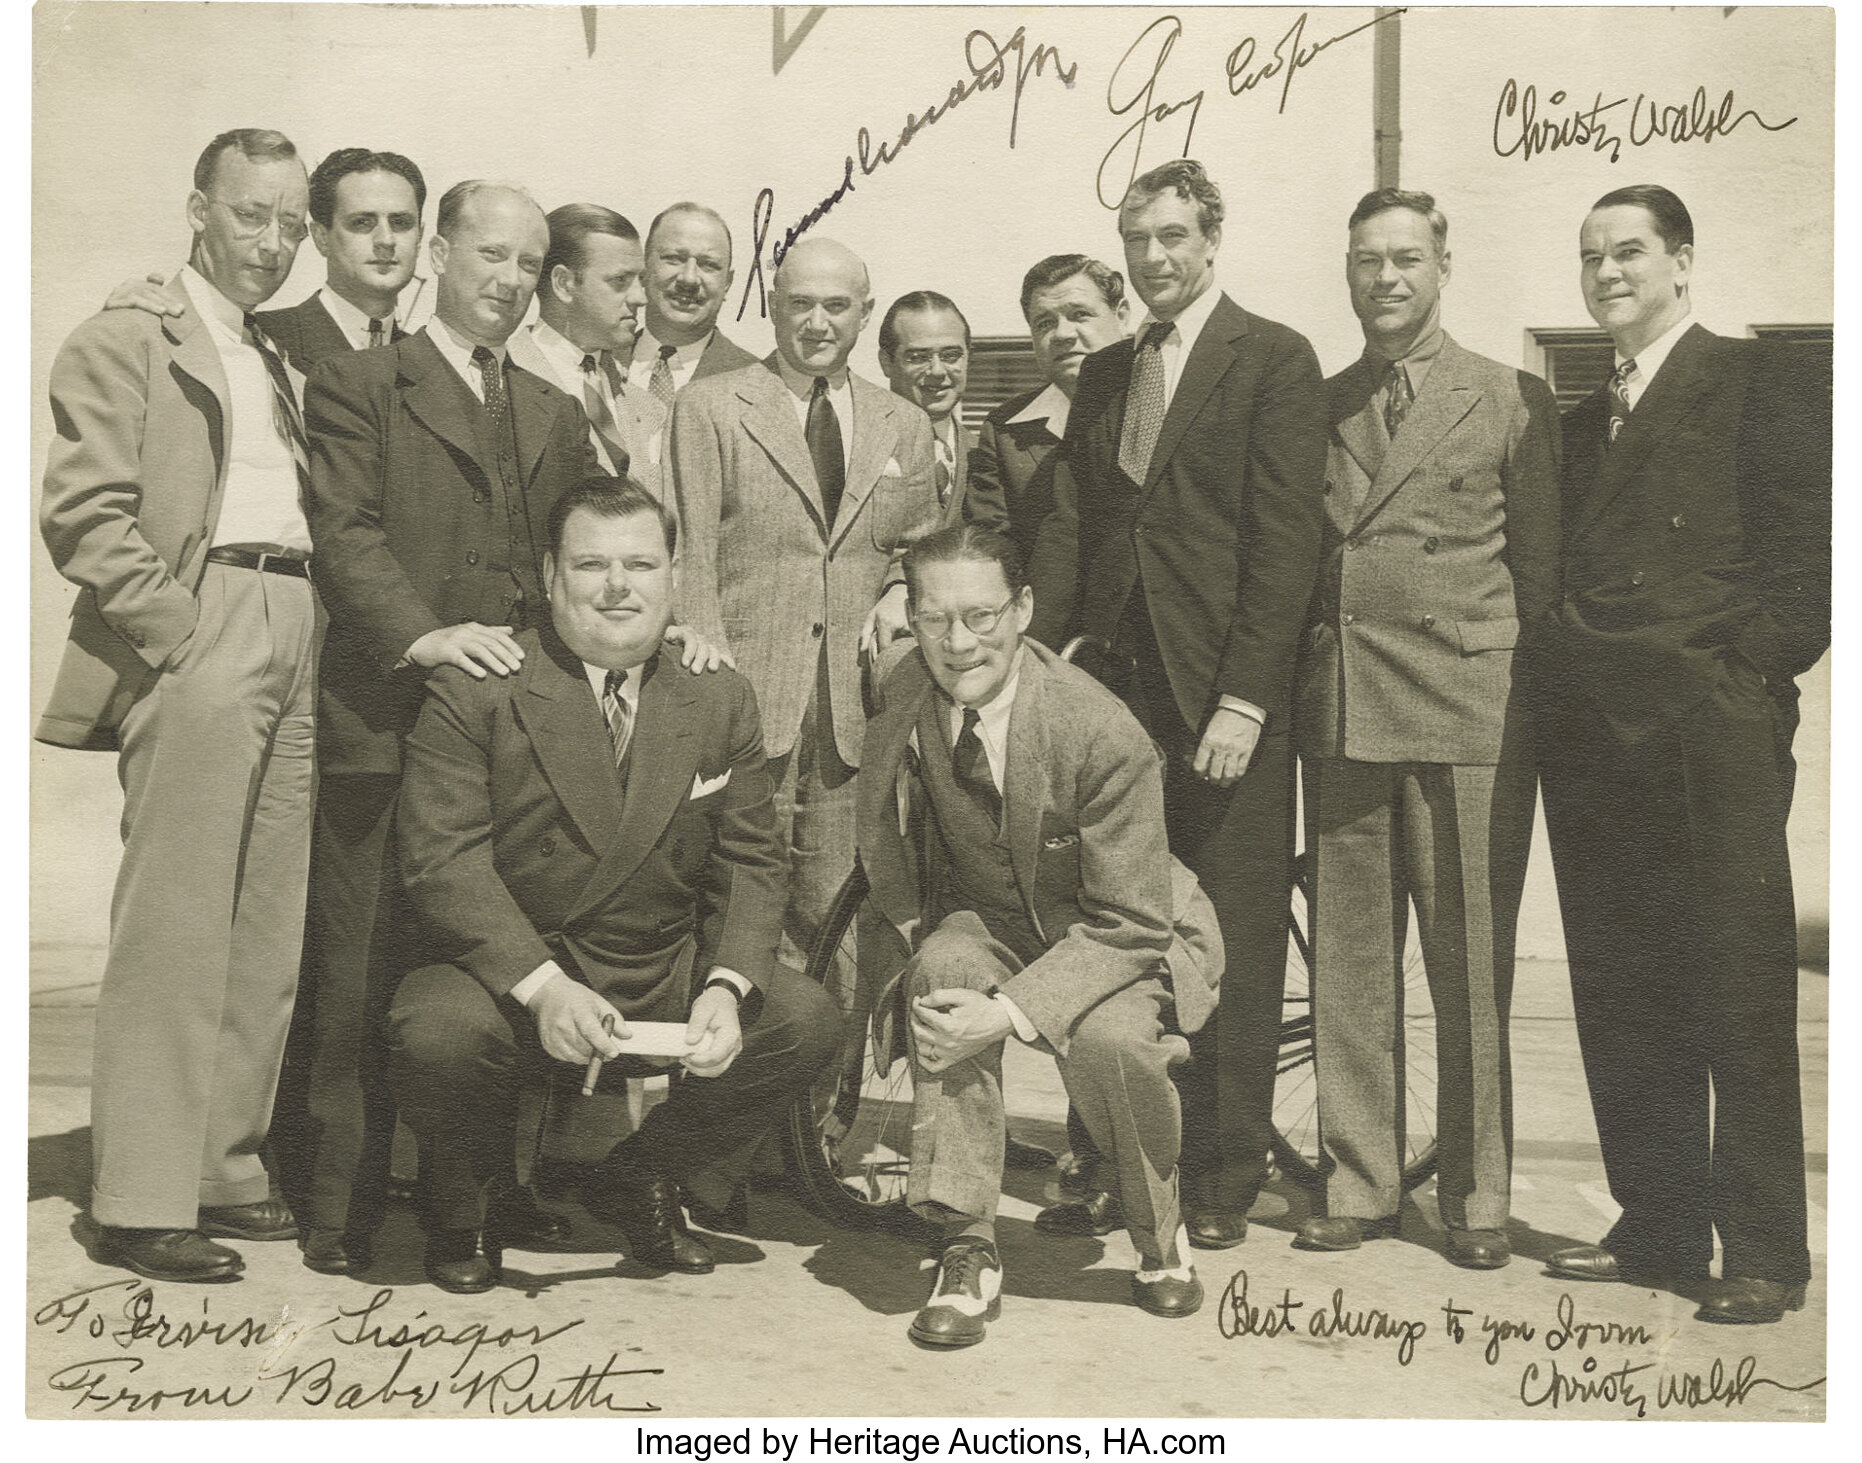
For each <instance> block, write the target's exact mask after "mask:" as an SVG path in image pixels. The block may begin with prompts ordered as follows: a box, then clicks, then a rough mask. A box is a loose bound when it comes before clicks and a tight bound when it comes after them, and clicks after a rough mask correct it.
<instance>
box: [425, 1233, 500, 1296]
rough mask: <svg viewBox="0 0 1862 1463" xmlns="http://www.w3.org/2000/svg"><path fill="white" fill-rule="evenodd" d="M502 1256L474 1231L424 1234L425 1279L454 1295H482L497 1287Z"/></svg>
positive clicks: (490, 1243) (493, 1246)
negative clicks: (425, 1244) (425, 1249)
mask: <svg viewBox="0 0 1862 1463" xmlns="http://www.w3.org/2000/svg"><path fill="white" fill-rule="evenodd" d="M503 1263H504V1255H503V1254H502V1253H501V1252H500V1251H499V1250H498V1248H497V1246H496V1245H495V1244H494V1243H493V1242H492V1241H490V1240H489V1239H487V1238H486V1237H485V1236H483V1235H481V1234H480V1233H479V1231H477V1230H475V1229H436V1230H431V1231H429V1232H428V1234H427V1279H428V1280H430V1281H432V1282H433V1283H434V1284H435V1285H437V1286H439V1288H440V1289H441V1290H447V1291H451V1292H452V1293H453V1294H454V1295H483V1294H484V1293H485V1292H486V1291H488V1290H490V1289H492V1288H493V1287H494V1286H495V1285H497V1283H498V1280H499V1278H500V1275H501V1273H502V1272H501V1269H500V1267H501V1266H502V1265H503Z"/></svg>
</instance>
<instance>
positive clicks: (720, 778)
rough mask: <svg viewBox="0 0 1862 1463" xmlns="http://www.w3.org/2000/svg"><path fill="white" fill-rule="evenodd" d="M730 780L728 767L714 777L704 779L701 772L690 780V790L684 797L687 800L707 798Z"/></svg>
mask: <svg viewBox="0 0 1862 1463" xmlns="http://www.w3.org/2000/svg"><path fill="white" fill-rule="evenodd" d="M730 780H731V769H730V768H728V767H726V768H725V769H724V770H723V771H722V772H720V773H719V774H718V775H717V776H716V777H706V776H705V774H704V773H702V772H701V773H699V774H698V775H697V776H696V777H694V778H693V779H692V790H691V791H690V792H688V793H687V794H686V797H687V798H702V797H709V796H710V795H711V794H712V793H714V792H716V791H717V790H718V789H719V788H721V787H723V786H724V784H725V783H727V782H729V781H730Z"/></svg>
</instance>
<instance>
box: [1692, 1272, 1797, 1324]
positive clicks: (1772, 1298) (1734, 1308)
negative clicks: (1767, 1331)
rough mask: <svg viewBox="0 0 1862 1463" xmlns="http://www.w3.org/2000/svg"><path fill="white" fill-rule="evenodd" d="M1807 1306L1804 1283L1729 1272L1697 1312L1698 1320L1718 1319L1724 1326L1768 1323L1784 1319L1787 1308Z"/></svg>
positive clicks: (1696, 1318)
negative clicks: (1787, 1283)
mask: <svg viewBox="0 0 1862 1463" xmlns="http://www.w3.org/2000/svg"><path fill="white" fill-rule="evenodd" d="M1803 1309H1804V1286H1803V1285H1802V1283H1799V1284H1797V1285H1785V1284H1783V1283H1782V1282H1780V1281H1777V1280H1754V1279H1752V1278H1751V1277H1750V1276H1746V1275H1734V1276H1729V1277H1728V1278H1727V1279H1725V1280H1722V1281H1721V1282H1720V1283H1719V1284H1718V1285H1717V1286H1715V1287H1714V1288H1713V1292H1712V1293H1711V1294H1710V1295H1709V1296H1708V1297H1707V1298H1706V1300H1705V1301H1703V1302H1702V1303H1701V1307H1700V1309H1699V1310H1697V1311H1695V1312H1694V1319H1695V1320H1697V1321H1717V1322H1719V1323H1720V1324H1721V1325H1723V1326H1769V1325H1771V1324H1772V1323H1773V1322H1774V1321H1782V1320H1783V1319H1784V1313H1785V1312H1786V1311H1801V1310H1803Z"/></svg>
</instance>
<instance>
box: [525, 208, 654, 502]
mask: <svg viewBox="0 0 1862 1463" xmlns="http://www.w3.org/2000/svg"><path fill="white" fill-rule="evenodd" d="M548 222H549V229H550V247H549V252H548V253H547V254H545V255H544V256H543V273H542V275H541V276H540V277H539V278H538V280H537V316H538V318H537V320H536V321H535V322H534V323H533V324H531V325H530V326H529V327H528V328H526V329H524V330H520V331H518V332H517V334H515V335H513V336H512V337H511V359H512V360H513V361H515V362H516V363H517V364H518V365H520V366H522V367H523V368H524V369H525V370H526V371H530V372H532V373H533V374H535V375H538V376H541V377H542V378H543V379H544V380H545V381H549V382H551V383H553V384H554V385H556V386H558V387H560V388H561V389H562V390H563V391H565V392H567V393H568V394H569V395H570V396H572V397H574V398H576V399H577V400H578V401H580V402H581V403H582V410H583V412H584V413H585V414H586V415H587V417H588V436H589V442H590V444H591V445H592V446H593V447H594V449H595V455H596V456H597V457H598V458H599V459H600V460H601V464H602V467H603V468H604V469H605V470H606V471H608V472H611V473H613V474H614V475H615V476H617V477H627V476H632V477H633V478H634V480H635V481H636V482H638V483H640V484H641V485H642V486H644V487H646V488H647V489H648V490H649V491H651V492H653V493H655V494H657V493H659V482H658V477H659V473H658V469H657V468H656V466H655V465H654V462H653V458H652V453H651V450H650V449H651V443H652V439H653V437H654V435H655V434H656V433H657V432H659V431H660V429H661V426H662V423H663V416H664V413H663V412H662V411H661V410H660V409H659V408H657V407H656V406H654V405H653V404H652V403H651V401H650V400H649V399H648V397H647V396H646V393H645V392H644V391H641V390H639V389H638V388H635V387H631V386H629V385H628V384H627V379H626V376H625V375H624V374H623V371H622V367H621V365H620V364H618V363H619V362H625V361H626V359H627V358H628V357H629V356H630V355H631V354H632V352H633V348H634V337H635V335H636V334H637V332H638V330H639V325H638V323H637V321H638V316H639V311H640V307H641V306H642V305H643V304H645V302H646V290H645V288H644V287H643V285H642V283H641V271H642V269H643V268H644V265H645V261H644V258H643V256H642V254H641V252H640V233H639V231H638V230H637V229H635V228H634V226H633V225H632V224H631V223H629V222H628V221H627V220H626V219H625V218H623V217H622V216H621V215H620V214H618V213H616V212H615V211H614V210H613V209H611V208H603V207H601V206H600V205H599V204H594V203H565V204H563V206H562V207H561V208H557V209H554V210H552V211H551V212H550V214H549V215H548Z"/></svg>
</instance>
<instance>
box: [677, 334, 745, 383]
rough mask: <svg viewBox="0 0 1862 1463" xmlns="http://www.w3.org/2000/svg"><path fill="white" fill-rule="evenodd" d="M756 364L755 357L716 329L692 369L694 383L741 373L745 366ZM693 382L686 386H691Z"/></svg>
mask: <svg viewBox="0 0 1862 1463" xmlns="http://www.w3.org/2000/svg"><path fill="white" fill-rule="evenodd" d="M756 363H757V358H756V357H755V356H753V355H751V354H750V352H749V351H747V350H745V349H744V348H743V347H742V346H740V345H739V344H737V342H736V341H734V340H732V339H731V338H730V337H729V336H727V335H726V334H725V333H724V332H723V331H722V330H718V329H715V328H714V329H713V330H712V332H711V339H710V340H708V341H706V342H705V348H704V349H703V350H702V351H700V352H699V354H698V364H697V365H696V366H695V367H693V368H692V381H702V380H704V379H705V377H707V376H722V375H723V374H724V373H725V372H726V371H741V370H742V369H743V368H744V367H745V366H754V365H755V364H756ZM692 381H687V382H686V383H685V384H686V385H687V386H690V385H691V384H692Z"/></svg>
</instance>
